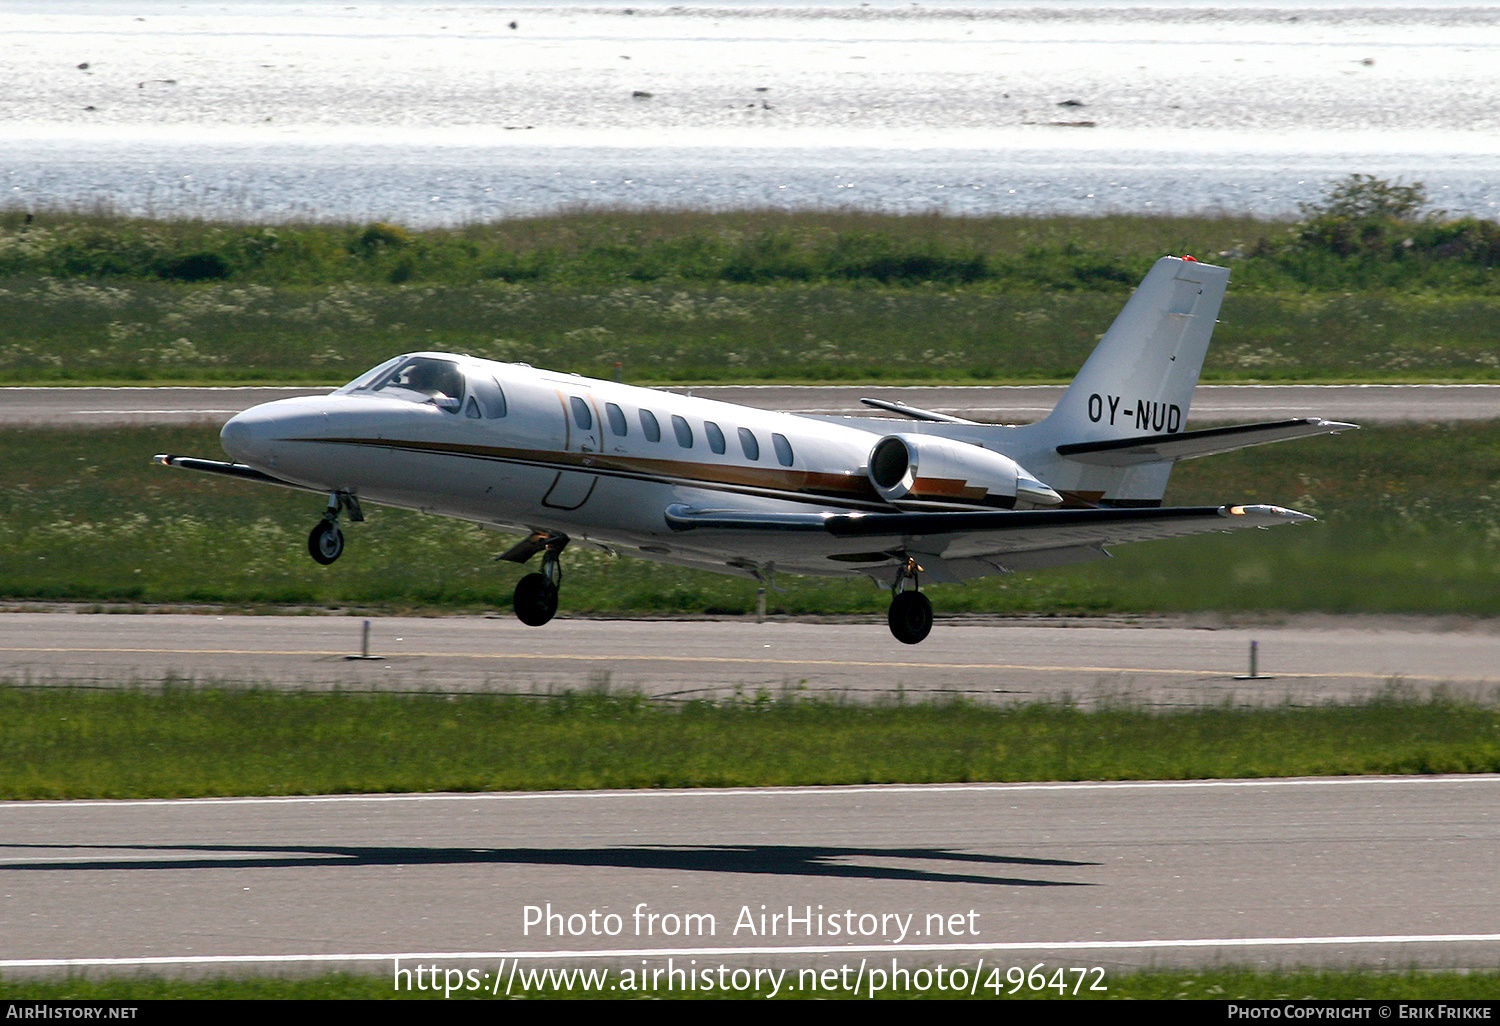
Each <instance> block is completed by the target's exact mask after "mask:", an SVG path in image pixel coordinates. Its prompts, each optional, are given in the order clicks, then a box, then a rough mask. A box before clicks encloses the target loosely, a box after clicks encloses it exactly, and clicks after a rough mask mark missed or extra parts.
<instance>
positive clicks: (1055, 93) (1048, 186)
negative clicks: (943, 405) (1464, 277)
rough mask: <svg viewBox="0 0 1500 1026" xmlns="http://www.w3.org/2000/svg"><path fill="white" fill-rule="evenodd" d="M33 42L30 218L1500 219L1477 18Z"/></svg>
mask: <svg viewBox="0 0 1500 1026" xmlns="http://www.w3.org/2000/svg"><path fill="white" fill-rule="evenodd" d="M627 11H629V12H633V13H627ZM512 23H514V24H515V26H516V27H515V28H511V24H512ZM0 24H3V25H4V26H5V28H4V31H3V34H0V56H3V65H0V66H3V67H4V68H5V69H6V74H7V80H8V86H7V95H6V97H5V98H4V99H3V100H0V203H4V204H5V205H8V206H13V207H24V208H35V207H41V206H74V207H79V206H81V207H93V206H102V207H107V208H110V209H116V210H123V211H129V212H136V213H149V214H154V215H173V214H195V215H204V216H219V217H233V218H241V219H287V218H310V219H328V220H370V219H388V220H394V221H399V222H402V223H407V224H413V225H429V224H454V223H462V222H466V221H474V220H485V219H492V218H497V217H514V216H520V215H525V214H534V213H539V212H545V211H551V210H556V209H563V208H571V207H578V206H589V205H592V206H638V207H692V208H700V209H702V208H707V209H722V208H731V207H780V208H858V209H873V210H885V211H929V210H937V211H943V212H948V213H958V214H985V213H996V212H1000V213H1012V212H1020V213H1049V212H1072V213H1092V212H1106V211H1127V212H1148V211H1170V212H1193V211H1205V210H1207V211H1225V212H1231V213H1254V214H1258V215H1262V216H1289V215H1291V214H1293V213H1295V211H1296V209H1297V205H1298V204H1299V203H1302V202H1307V201H1310V200H1314V199H1316V198H1317V196H1319V195H1320V194H1321V192H1322V191H1323V189H1324V188H1325V187H1326V185H1327V184H1328V183H1329V182H1330V181H1332V180H1335V179H1338V178H1342V177H1343V176H1345V175H1347V174H1349V173H1351V172H1360V173H1365V174H1375V175H1378V176H1380V177H1383V178H1389V179H1402V180H1405V181H1408V182H1410V181H1422V182H1424V183H1426V185H1427V186H1428V188H1429V191H1430V192H1431V193H1432V195H1433V198H1434V201H1435V203H1436V205H1437V206H1439V207H1442V208H1444V209H1447V210H1449V211H1451V212H1454V213H1476V214H1480V215H1483V216H1495V213H1496V210H1497V206H1496V205H1497V202H1500V182H1497V178H1496V168H1497V167H1500V160H1497V158H1500V76H1497V75H1496V74H1495V73H1494V71H1493V69H1494V68H1496V67H1500V11H1497V10H1492V9H1489V8H1477V7H1463V6H1459V5H1455V4H1450V3H1429V4H1393V3H1385V4H1371V3H1366V4H1360V5H1351V4H1340V3H1318V4H1313V3H1303V4H1298V5H1296V6H1283V7H1276V8H1270V7H1262V6H1255V5H1252V4H1248V3H1246V4H1234V3H1230V4H1222V3H1221V4H1215V5H1212V6H1207V5H1203V4H1193V3H1156V4H1147V3H1129V2H1114V3H1099V2H1092V0H1053V2H1050V3H1034V4H1024V5H1023V4H1004V3H996V4H988V5H984V6H977V5H957V4H923V5H920V6H917V5H912V4H898V3H876V4H869V5H850V4H840V3H834V2H830V0H824V2H803V3H801V4H797V5H775V4H770V3H748V2H739V3H727V4H704V5H699V6H695V7H678V6H670V5H667V4H664V3H647V4H642V3H632V4H631V5H630V6H629V7H628V8H627V7H626V6H624V5H621V6H618V7H604V6H587V5H581V4H575V5H549V6H542V5H537V4H530V5H526V4H512V5H507V6H503V7H496V6H490V5H487V4H482V3H473V2H457V3H451V2H450V3H446V4H443V5H441V6H439V5H436V4H432V3H423V2H416V0H412V2H405V3H389V2H387V3H381V4H370V5H359V6H350V7H334V6H318V5H296V4H290V3H287V4H281V3H266V2H236V0H227V2H222V3H217V4H186V5H184V4H164V3H150V2H141V3H130V4H128V5H127V4H123V3H119V2H104V0H99V2H89V0H65V2H62V3H36V2H15V0H11V2H5V0H0ZM83 64H86V65H87V67H80V65H83Z"/></svg>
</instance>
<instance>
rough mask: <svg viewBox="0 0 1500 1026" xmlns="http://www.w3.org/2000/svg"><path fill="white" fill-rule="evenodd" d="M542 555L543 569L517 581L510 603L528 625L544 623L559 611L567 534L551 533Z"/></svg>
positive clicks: (521, 619)
mask: <svg viewBox="0 0 1500 1026" xmlns="http://www.w3.org/2000/svg"><path fill="white" fill-rule="evenodd" d="M545 544H546V550H545V552H544V554H543V555H542V572H541V573H537V574H527V575H526V576H525V577H523V578H521V579H520V580H519V581H517V582H516V591H515V594H514V596H512V598H511V607H512V608H513V609H514V610H515V613H516V619H518V620H520V621H521V622H522V623H524V624H525V625H526V626H528V627H541V626H542V625H544V624H546V623H547V622H548V621H550V620H551V619H552V617H553V616H555V615H557V593H558V589H559V588H561V587H562V560H561V558H560V557H561V556H562V550H563V549H564V548H565V547H566V546H567V544H568V539H567V537H566V536H557V535H555V536H552V537H551V538H550V539H548V540H547V541H546V542H545Z"/></svg>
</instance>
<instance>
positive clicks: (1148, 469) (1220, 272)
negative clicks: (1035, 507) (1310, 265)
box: [1016, 257, 1229, 506]
mask: <svg viewBox="0 0 1500 1026" xmlns="http://www.w3.org/2000/svg"><path fill="white" fill-rule="evenodd" d="M1228 283H1229V269H1228V268H1226V267H1215V266H1213V265H1212V264H1202V263H1199V262H1198V261H1196V260H1192V259H1187V260H1183V259H1180V258H1178V257H1162V258H1161V259H1160V260H1158V261H1157V262H1156V264H1155V266H1153V267H1152V268H1151V270H1150V272H1149V273H1148V274H1147V275H1146V277H1145V280H1143V281H1142V282H1141V284H1140V286H1139V287H1138V288H1137V289H1136V290H1135V294H1134V295H1132V296H1131V297H1130V301H1129V302H1128V303H1126V304H1125V309H1123V310H1121V311H1120V314H1119V316H1118V317H1116V318H1115V322H1114V324H1112V325H1110V328H1109V330H1108V331H1107V332H1105V333H1104V338H1103V339H1101V340H1100V342H1099V345H1098V346H1097V347H1095V349H1094V352H1093V355H1091V356H1090V357H1089V358H1088V362H1087V363H1085V364H1084V365H1083V369H1082V370H1081V371H1079V372H1078V376H1077V377H1076V378H1074V379H1073V383H1072V384H1071V385H1069V386H1068V389H1067V391H1065V392H1064V393H1063V396H1062V398H1061V399H1060V400H1058V403H1057V406H1056V407H1054V408H1053V410H1052V412H1051V413H1050V414H1049V415H1048V416H1047V418H1046V419H1045V420H1043V421H1041V422H1040V423H1037V424H1032V425H1029V426H1027V427H1023V428H1018V429H1016V430H1017V433H1018V440H1022V441H1024V448H1025V450H1026V453H1025V458H1024V459H1023V460H1022V462H1023V463H1025V465H1026V467H1027V468H1028V469H1029V470H1031V471H1032V472H1033V473H1034V474H1037V475H1038V476H1039V477H1040V478H1041V479H1042V480H1044V481H1046V482H1047V483H1048V484H1049V485H1051V486H1052V487H1053V488H1055V489H1057V490H1058V491H1059V492H1062V493H1063V494H1064V495H1065V496H1067V497H1068V498H1069V500H1070V501H1077V502H1083V503H1090V504H1092V503H1099V504H1103V505H1116V506H1154V505H1159V504H1160V503H1161V499H1162V496H1163V495H1165V494H1166V490H1167V478H1168V476H1170V474H1171V473H1172V464H1171V462H1169V461H1167V462H1159V463H1149V464H1145V465H1141V466H1133V467H1104V466H1094V465H1088V464H1085V463H1080V462H1077V461H1074V460H1070V459H1068V458H1067V457H1065V456H1061V455H1059V454H1058V452H1057V446H1060V445H1069V444H1076V443H1079V442H1102V441H1112V440H1114V439H1119V438H1139V437H1142V436H1149V435H1168V434H1176V433H1177V432H1179V431H1182V430H1183V428H1184V426H1185V425H1186V424H1187V417H1188V409H1189V408H1190V407H1191V405H1192V401H1193V389H1194V388H1195V387H1196V386H1197V384H1198V373H1199V371H1201V370H1202V369H1203V357H1204V355H1205V354H1206V353H1207V352H1208V342H1209V339H1210V338H1211V337H1212V336H1213V332H1214V324H1215V323H1216V319H1217V318H1218V316H1219V306H1220V304H1222V303H1223V301H1224V289H1225V286H1227V285H1228Z"/></svg>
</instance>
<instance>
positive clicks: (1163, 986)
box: [0, 966, 1500, 1001]
mask: <svg viewBox="0 0 1500 1026" xmlns="http://www.w3.org/2000/svg"><path fill="white" fill-rule="evenodd" d="M927 968H929V969H931V968H934V967H933V966H928V967H927ZM1028 968H1029V967H1028ZM795 975H796V970H791V971H789V973H788V977H787V978H788V979H793V978H795ZM1069 979H1070V980H1071V979H1072V977H1071V975H1070V976H1069ZM619 982H620V978H619V974H611V976H610V977H609V982H608V983H607V984H606V986H611V985H617V984H618V983H619ZM996 982H997V984H998V987H999V990H1000V993H999V994H998V995H997V994H995V993H993V992H992V991H991V990H987V989H983V988H981V989H980V990H979V992H978V993H977V994H976V995H975V996H976V997H977V998H982V999H984V1000H992V999H993V998H995V997H997V996H999V997H1010V996H1012V995H1010V994H1008V993H1006V992H1007V991H1009V990H1010V989H1011V985H1010V984H1009V983H1006V982H1005V980H1004V976H1003V974H1002V976H1001V977H1000V979H999V980H998V981H996ZM1088 982H1089V984H1092V983H1093V982H1094V980H1093V977H1092V976H1090V977H1089V980H1088ZM1105 986H1107V987H1108V990H1107V991H1104V992H1094V993H1089V994H1086V995H1085V994H1080V995H1079V996H1077V997H1074V996H1073V995H1071V994H1070V995H1068V996H1066V997H1059V995H1057V994H1056V993H1054V992H1038V993H1032V992H1029V991H1024V990H1023V991H1022V992H1021V993H1018V994H1015V995H1014V997H1016V998H1017V999H1023V1000H1024V999H1035V998H1051V999H1054V1000H1066V1001H1074V1000H1113V1001H1130V1000H1136V1001H1150V1000H1157V1001H1161V1000H1167V1001H1171V1000H1180V1001H1195V1000H1196V1001H1203V1000H1208V1001H1227V1000H1252V1001H1277V1000H1291V1001H1394V1000H1405V1001H1494V1000H1495V999H1496V998H1497V997H1500V972H1495V971H1493V970H1489V971H1483V972H1425V971H1422V970H1416V969H1410V970H1404V971H1402V970H1397V971H1374V970H1367V969H1345V970H1336V969H1326V970H1310V969H1302V970H1278V971H1265V970H1253V969H1237V968H1217V969H1206V970H1201V971H1191V970H1161V969H1157V970H1144V971H1138V972H1130V973H1113V974H1108V975H1107V976H1106V978H1105ZM518 996H519V995H518ZM524 996H525V997H529V998H533V999H544V1000H558V999H585V1000H587V999H595V1000H597V999H599V998H601V997H603V998H609V997H615V998H637V999H641V998H644V999H648V1000H669V999H688V1000H691V999H702V998H729V999H732V998H746V997H763V996H764V995H762V994H755V993H753V992H748V993H747V992H735V991H729V992H727V993H726V992H723V991H717V990H715V991H708V992H704V991H696V992H689V993H684V992H682V991H667V990H648V991H644V992H629V993H620V992H618V991H609V990H605V991H600V990H597V989H588V988H584V987H578V986H575V987H572V988H567V989H561V988H544V989H539V990H533V991H530V992H528V993H526V994H525V995H524ZM782 996H784V997H786V998H787V999H790V1000H799V999H802V1000H805V999H806V998H807V995H805V994H800V993H785V994H783V995H782ZM821 996H823V997H826V998H853V997H864V996H866V995H864V994H860V995H854V994H851V993H848V992H837V991H835V992H832V993H825V994H823V995H821ZM879 996H880V997H884V998H889V999H911V998H938V999H943V998H948V999H952V998H955V997H964V996H967V995H963V994H955V993H953V992H952V991H951V990H949V991H940V990H937V989H935V988H934V989H931V990H926V991H913V990H891V991H887V992H884V993H882V994H880V995H879ZM444 998H445V995H444V994H443V993H442V992H441V991H439V992H437V993H433V992H432V991H431V990H427V991H417V990H410V991H400V992H398V991H396V990H394V988H393V987H392V985H391V980H390V978H389V977H387V976H384V975H375V974H372V975H357V974H352V973H329V974H326V975H321V976H311V977H273V976H252V977H237V978H220V979H211V980H183V979H173V978H167V977H161V976H148V975H141V976H137V977H124V978H114V979H109V978H97V979H95V978H89V977H74V978H71V979H68V980H59V981H46V980H39V981H32V980H26V981H22V980H10V981H0V1000H9V1001H160V1000H198V1001H220V1000H222V1001H238V1000H267V1001H276V1000H280V1001H299V1000H300V1001H315V1000H381V999H402V1000H418V1001H424V1000H433V999H437V1000H443V999H444ZM452 999H454V1000H457V999H471V1000H493V999H492V998H491V997H490V996H489V995H488V994H476V993H467V992H464V991H454V992H453V994H452Z"/></svg>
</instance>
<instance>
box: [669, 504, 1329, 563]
mask: <svg viewBox="0 0 1500 1026" xmlns="http://www.w3.org/2000/svg"><path fill="white" fill-rule="evenodd" d="M665 517H666V521H667V525H668V526H669V527H671V528H672V530H674V531H679V532H684V531H697V530H709V531H725V532H743V533H746V534H751V535H762V536H764V535H765V534H768V533H770V534H774V533H780V532H805V533H813V534H822V535H824V536H826V537H828V538H829V539H830V540H831V541H835V542H846V541H847V542H850V543H853V544H851V545H850V546H848V548H849V549H850V551H854V550H858V551H860V552H864V553H867V554H874V553H887V554H889V555H890V557H891V558H892V559H896V558H898V557H905V556H912V557H916V558H917V559H918V560H919V561H920V562H921V564H922V569H923V571H924V572H925V573H926V574H927V575H928V576H929V578H930V579H932V580H937V581H966V580H972V579H974V578H976V577H984V576H988V575H991V574H997V573H1008V572H1011V571H1015V570H1039V569H1043V568H1045V567H1051V566H1061V565H1064V564H1067V563H1079V562H1086V561H1088V560H1093V559H1106V558H1108V556H1109V553H1108V552H1107V551H1105V546H1108V545H1121V544H1124V543H1126V542H1135V541H1153V540H1156V539H1160V538H1180V537H1185V536H1187V535H1193V534H1207V533H1211V532H1214V531H1234V530H1240V529H1243V528H1247V527H1274V526H1276V525H1278V524H1295V523H1302V522H1304V521H1311V520H1312V519H1314V518H1313V517H1310V516H1308V515H1307V514H1306V513H1298V512H1297V511H1295V510H1290V509H1283V508H1282V507H1280V506H1180V507H1170V508H1166V509H1141V508H1109V509H1062V510H1031V511H1020V512H1010V511H1004V512H972V513H971V512H955V513H845V512H835V511H827V512H819V513H762V512H755V511H751V510H733V509H694V508H692V507H689V506H686V505H683V504H674V505H672V506H669V507H668V508H667V510H666V513H665ZM843 547H844V546H840V545H837V544H836V545H834V546H833V548H835V549H838V548H843ZM829 558H830V559H839V558H840V556H839V554H838V553H837V552H836V553H835V554H833V555H831V556H830V557H829ZM870 570H871V572H872V575H873V571H874V568H873V567H872V568H870Z"/></svg>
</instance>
